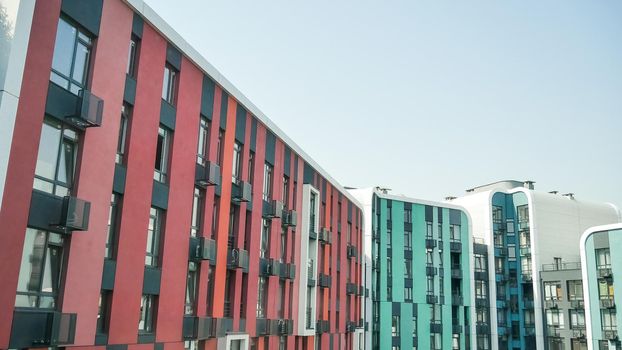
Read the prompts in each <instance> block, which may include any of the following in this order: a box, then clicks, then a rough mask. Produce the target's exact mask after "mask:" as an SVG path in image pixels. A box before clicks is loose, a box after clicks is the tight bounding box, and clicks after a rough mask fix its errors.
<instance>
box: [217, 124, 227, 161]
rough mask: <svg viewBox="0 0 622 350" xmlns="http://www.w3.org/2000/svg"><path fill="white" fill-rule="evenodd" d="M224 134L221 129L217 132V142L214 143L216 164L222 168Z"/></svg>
mask: <svg viewBox="0 0 622 350" xmlns="http://www.w3.org/2000/svg"><path fill="white" fill-rule="evenodd" d="M224 137H225V135H224V132H223V131H222V129H220V130H218V142H217V143H216V164H218V165H219V166H222V147H223V142H224V139H223V138H224Z"/></svg>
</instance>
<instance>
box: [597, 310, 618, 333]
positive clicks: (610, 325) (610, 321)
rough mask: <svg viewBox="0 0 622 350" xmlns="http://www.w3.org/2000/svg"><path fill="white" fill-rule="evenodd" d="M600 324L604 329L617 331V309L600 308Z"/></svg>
mask: <svg viewBox="0 0 622 350" xmlns="http://www.w3.org/2000/svg"><path fill="white" fill-rule="evenodd" d="M600 324H601V325H602V330H603V331H615V330H617V329H618V323H617V320H616V310H614V309H601V310H600Z"/></svg>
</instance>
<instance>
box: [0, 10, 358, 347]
mask: <svg viewBox="0 0 622 350" xmlns="http://www.w3.org/2000/svg"><path fill="white" fill-rule="evenodd" d="M0 5H2V6H4V7H5V9H6V11H5V12H6V13H7V14H9V16H8V18H10V21H9V22H10V23H11V24H12V25H14V27H12V29H11V32H10V35H9V36H6V37H10V38H11V40H10V41H7V42H9V46H7V44H6V42H5V41H3V44H2V45H3V47H2V48H3V50H2V51H3V54H4V53H5V52H6V53H7V57H8V58H5V57H3V59H2V61H1V62H0V64H1V65H0V70H1V72H2V79H1V80H2V81H3V85H2V86H3V89H2V91H1V93H2V95H1V96H0V98H1V100H0V113H1V114H0V116H1V118H2V122H3V124H5V123H6V124H5V125H7V126H10V127H7V128H5V127H4V126H3V128H0V129H1V130H2V131H1V132H2V137H0V142H1V145H0V146H1V147H0V151H1V152H2V153H1V154H0V162H2V164H0V169H2V170H3V171H5V172H4V173H3V174H2V176H0V180H1V181H0V183H1V186H2V192H1V194H2V196H1V199H2V202H1V204H2V206H1V207H0V225H1V226H2V227H3V229H2V231H0V237H1V238H2V240H3V244H2V245H0V254H1V255H2V256H3V263H2V264H0V276H2V278H3V281H4V287H3V289H2V290H1V291H0V349H7V348H31V347H56V346H62V347H75V348H79V347H88V348H93V347H100V348H101V346H107V347H108V348H114V349H151V348H153V349H164V348H167V349H184V348H186V349H314V348H315V349H333V348H340V349H359V348H360V347H361V346H363V345H364V344H363V343H364V338H363V337H362V333H363V324H362V321H361V319H362V318H363V316H362V313H361V310H362V304H363V295H364V292H361V290H364V289H363V288H362V284H363V282H362V260H361V259H362V256H363V254H362V246H363V241H362V232H363V213H362V208H361V206H360V204H359V203H358V202H357V201H356V199H354V197H353V196H351V195H350V194H349V193H348V192H347V191H346V190H345V189H344V188H342V187H341V186H340V185H339V184H338V183H337V182H336V181H334V180H333V179H332V178H331V177H330V176H329V175H328V174H327V173H326V172H325V171H324V170H322V169H321V167H319V165H317V164H316V163H315V162H314V161H313V160H312V159H311V158H310V157H308V155H306V153H305V152H304V151H303V150H301V149H300V148H299V147H298V146H297V145H296V144H295V143H294V142H292V141H291V140H290V139H289V138H288V137H287V136H286V135H285V134H284V133H283V132H282V131H281V130H280V129H279V128H278V127H277V126H276V125H274V124H273V123H272V122H271V121H270V120H269V119H268V118H267V117H266V116H265V115H263V114H262V113H261V111H259V110H258V109H257V108H256V107H255V106H254V105H253V104H252V103H251V102H250V101H248V99H247V98H246V97H244V95H242V94H241V93H240V92H239V91H238V90H237V89H236V88H235V87H234V86H233V85H232V84H231V83H229V82H228V81H227V80H226V79H225V78H224V77H223V76H222V75H221V74H220V73H219V72H218V71H216V70H215V69H214V68H213V67H212V66H211V65H210V64H209V63H208V62H207V61H206V60H205V59H204V58H203V57H201V56H200V55H199V54H198V53H197V52H196V51H195V50H194V49H192V47H190V46H189V45H188V44H187V43H186V42H185V41H184V40H183V39H182V38H181V37H180V36H179V35H178V34H177V33H176V32H175V31H174V30H173V29H172V28H170V26H168V25H167V24H166V23H165V22H164V21H163V20H162V19H161V18H160V17H159V16H158V15H157V14H156V13H155V12H154V11H153V10H151V9H150V8H149V7H148V6H147V5H145V4H144V3H143V2H142V1H140V0H128V1H125V0H106V1H103V0H92V1H81V0H46V1H41V0H39V1H36V0H21V1H10V2H7V1H6V0H2V1H0ZM5 48H7V50H5ZM311 260H313V262H312V263H311V264H309V261H311ZM311 282H314V283H311ZM316 282H317V283H316ZM353 286H354V287H356V293H353V290H354V289H355V288H354V287H353ZM301 295H304V296H305V298H306V299H305V301H304V303H302V302H298V299H299V298H300V296H301Z"/></svg>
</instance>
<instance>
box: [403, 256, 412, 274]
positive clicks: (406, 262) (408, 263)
mask: <svg viewBox="0 0 622 350" xmlns="http://www.w3.org/2000/svg"><path fill="white" fill-rule="evenodd" d="M404 272H405V275H406V278H413V268H412V260H404Z"/></svg>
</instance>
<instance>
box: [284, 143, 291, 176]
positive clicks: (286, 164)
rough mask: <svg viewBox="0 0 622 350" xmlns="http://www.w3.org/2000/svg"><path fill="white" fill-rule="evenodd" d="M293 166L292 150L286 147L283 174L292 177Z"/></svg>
mask: <svg viewBox="0 0 622 350" xmlns="http://www.w3.org/2000/svg"><path fill="white" fill-rule="evenodd" d="M291 164H292V150H291V149H290V148H289V147H287V146H285V158H284V161H283V174H285V175H286V176H290V175H289V174H290V168H291Z"/></svg>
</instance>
